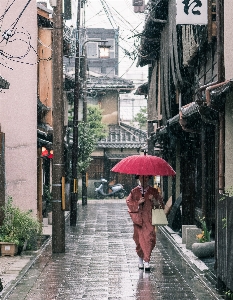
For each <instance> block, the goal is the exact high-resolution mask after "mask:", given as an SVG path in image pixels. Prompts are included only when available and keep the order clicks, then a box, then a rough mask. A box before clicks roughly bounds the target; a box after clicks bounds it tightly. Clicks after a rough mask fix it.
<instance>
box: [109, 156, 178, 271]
mask: <svg viewBox="0 0 233 300" xmlns="http://www.w3.org/2000/svg"><path fill="white" fill-rule="evenodd" d="M111 171H113V172H119V173H125V174H138V175H139V176H138V178H139V180H140V183H141V185H139V186H137V187H136V188H134V189H132V190H131V192H130V194H129V196H128V197H127V199H126V203H127V205H128V210H129V214H130V216H131V219H132V221H133V226H134V234H133V239H134V241H135V243H136V252H137V254H138V256H139V265H138V266H139V268H140V269H143V268H144V269H145V270H150V264H149V262H150V256H151V252H152V250H153V249H154V247H155V243H156V235H155V227H154V226H153V225H152V208H153V206H156V207H159V206H161V207H162V208H164V203H163V200H162V197H161V196H160V194H159V191H158V190H157V189H155V188H152V187H150V186H149V185H148V180H149V179H150V177H151V176H150V175H160V176H175V174H176V172H175V171H174V170H173V168H172V167H171V166H170V165H169V164H168V162H166V161H165V160H164V159H162V158H161V157H158V156H153V155H146V151H144V155H131V156H128V157H126V158H124V159H122V160H121V161H120V162H118V163H117V164H116V165H115V166H114V167H113V168H112V169H111Z"/></svg>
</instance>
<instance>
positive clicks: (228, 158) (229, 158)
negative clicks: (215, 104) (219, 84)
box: [225, 94, 233, 189]
mask: <svg viewBox="0 0 233 300" xmlns="http://www.w3.org/2000/svg"><path fill="white" fill-rule="evenodd" d="M225 122H226V126H225V128H226V129H225V187H226V189H228V188H229V187H231V186H233V155H232V153H233V135H232V131H233V95H232V94H231V95H230V96H229V97H228V99H227V101H226V110H225Z"/></svg>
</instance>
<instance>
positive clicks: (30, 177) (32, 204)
mask: <svg viewBox="0 0 233 300" xmlns="http://www.w3.org/2000/svg"><path fill="white" fill-rule="evenodd" d="M27 2H28V1H27V0H16V1H15V2H14V3H13V5H12V6H11V8H10V9H9V10H8V11H7V13H5V14H4V11H5V10H6V9H7V8H8V6H9V5H10V4H11V3H12V1H10V2H9V1H8V0H1V5H0V15H1V16H2V15H3V19H2V20H1V26H2V27H1V34H2V33H3V32H4V31H5V30H8V29H11V30H12V33H13V36H12V37H10V38H9V40H8V42H7V41H6V40H2V38H1V39H0V50H1V51H3V52H4V54H5V56H3V55H0V75H1V76H2V77H4V78H5V79H6V80H7V81H8V82H9V83H10V88H9V90H2V92H1V93H0V123H1V128H2V131H3V132H5V140H6V149H5V169H6V193H7V195H9V196H12V197H13V201H14V203H15V204H16V205H17V206H19V207H21V208H22V209H24V210H28V209H32V210H33V213H34V215H35V214H36V210H37V199H36V197H37V160H36V159H37V55H36V51H37V8H36V2H35V1H33V0H32V1H31V2H30V3H29V5H28V6H27V7H26V8H25V6H26V4H27ZM24 8H25V10H24ZM23 10H24V12H23V13H22V16H21V17H20V18H19V20H18V21H17V18H18V17H19V16H20V14H21V12H22V11H23ZM9 56H13V58H11V59H10V58H9Z"/></svg>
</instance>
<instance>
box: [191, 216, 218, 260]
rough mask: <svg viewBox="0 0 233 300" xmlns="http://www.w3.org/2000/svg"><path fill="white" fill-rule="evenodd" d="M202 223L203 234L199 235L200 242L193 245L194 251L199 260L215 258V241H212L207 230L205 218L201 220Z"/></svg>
mask: <svg viewBox="0 0 233 300" xmlns="http://www.w3.org/2000/svg"><path fill="white" fill-rule="evenodd" d="M200 222H201V227H202V233H200V234H197V236H196V237H197V240H198V242H197V243H193V245H192V251H193V253H194V254H195V255H196V256H197V257H199V258H204V257H211V256H214V251H215V241H211V240H210V234H211V232H210V231H209V230H208V229H207V226H206V222H205V217H203V218H201V219H200Z"/></svg>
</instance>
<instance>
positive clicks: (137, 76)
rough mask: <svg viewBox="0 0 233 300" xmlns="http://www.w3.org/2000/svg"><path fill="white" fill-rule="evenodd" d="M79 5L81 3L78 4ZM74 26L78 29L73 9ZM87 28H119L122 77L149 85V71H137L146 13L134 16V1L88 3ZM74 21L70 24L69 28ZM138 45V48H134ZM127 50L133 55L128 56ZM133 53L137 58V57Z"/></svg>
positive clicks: (83, 18)
mask: <svg viewBox="0 0 233 300" xmlns="http://www.w3.org/2000/svg"><path fill="white" fill-rule="evenodd" d="M75 2H76V3H75V6H76V5H77V0H76V1H75ZM73 16H74V17H73V19H74V20H73V22H74V23H73V25H74V26H75V25H76V11H75V9H73ZM82 20H85V26H86V27H92V28H93V27H95V28H110V29H113V28H118V27H119V74H118V76H120V77H122V78H125V79H130V80H133V81H134V82H135V84H137V82H139V83H140V84H142V83H143V82H146V81H147V67H143V68H141V67H136V63H137V58H136V60H135V57H136V52H135V50H136V49H137V47H138V43H139V40H138V38H137V37H134V36H135V35H137V34H139V33H140V32H142V30H143V26H144V22H145V15H144V13H134V7H133V6H132V0H87V4H86V10H85V17H84V16H82ZM70 23H71V21H69V22H67V25H68V26H69V24H70ZM134 43H136V46H135V45H134ZM125 50H126V52H128V53H131V55H130V56H129V55H126V54H125ZM133 51H134V53H135V55H133Z"/></svg>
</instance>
